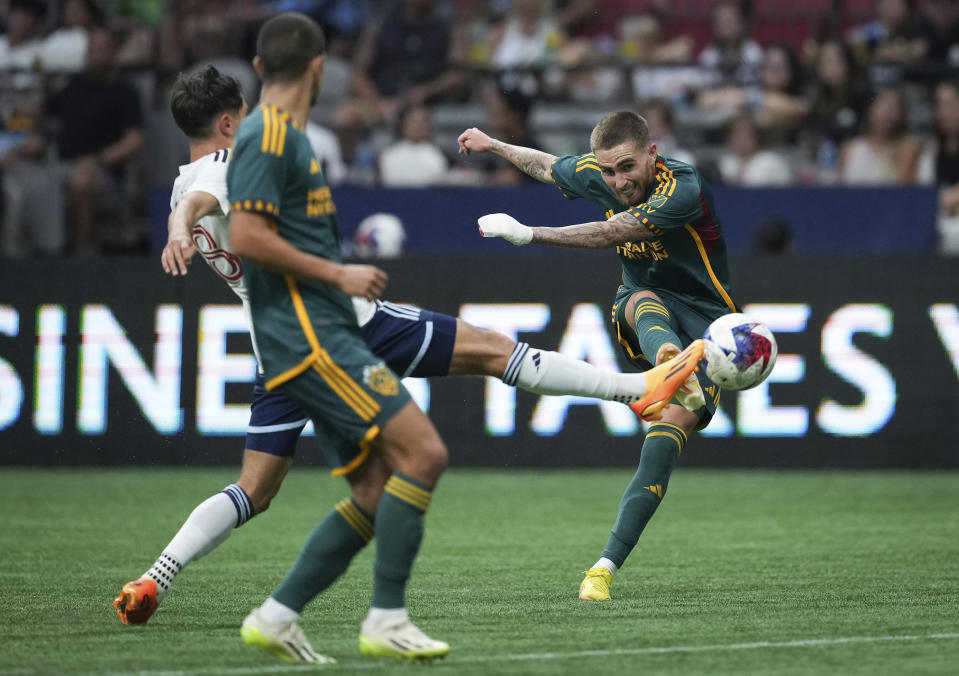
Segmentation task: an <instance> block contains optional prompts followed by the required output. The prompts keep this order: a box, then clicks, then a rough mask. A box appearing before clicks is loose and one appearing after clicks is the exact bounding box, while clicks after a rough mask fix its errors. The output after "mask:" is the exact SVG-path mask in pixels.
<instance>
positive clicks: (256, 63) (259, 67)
mask: <svg viewBox="0 0 959 676" xmlns="http://www.w3.org/2000/svg"><path fill="white" fill-rule="evenodd" d="M253 70H255V71H256V75H257V77H258V78H260V79H261V80H262V79H263V61H261V60H260V57H259V56H254V57H253Z"/></svg>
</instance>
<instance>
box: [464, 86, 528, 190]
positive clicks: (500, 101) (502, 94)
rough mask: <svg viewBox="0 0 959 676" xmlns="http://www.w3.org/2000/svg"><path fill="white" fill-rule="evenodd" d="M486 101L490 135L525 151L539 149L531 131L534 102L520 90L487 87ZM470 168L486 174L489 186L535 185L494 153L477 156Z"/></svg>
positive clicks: (485, 92)
mask: <svg viewBox="0 0 959 676" xmlns="http://www.w3.org/2000/svg"><path fill="white" fill-rule="evenodd" d="M483 101H484V103H485V104H486V111H487V116H488V118H489V124H490V133H491V134H492V135H493V137H494V138H498V139H501V140H503V141H505V142H507V143H511V144H512V145H517V146H522V147H524V148H538V147H539V143H538V142H537V139H535V138H534V137H533V133H532V131H531V130H530V127H529V115H530V108H531V104H532V102H531V101H530V99H529V98H528V97H526V96H524V95H523V94H522V93H521V92H519V91H517V90H506V91H502V90H500V89H499V88H497V87H487V88H485V89H484V91H483ZM471 164H472V165H473V166H474V167H478V168H479V170H480V171H482V172H483V175H484V177H485V182H486V183H487V185H495V186H508V185H523V184H528V183H530V182H535V179H534V178H532V177H530V176H529V175H527V174H525V173H523V172H522V171H518V170H517V169H516V167H515V166H513V164H512V163H511V162H509V161H508V160H505V159H503V158H502V157H500V156H498V155H495V154H493V153H483V154H481V155H478V156H477V157H476V159H475V160H474V161H473V162H471Z"/></svg>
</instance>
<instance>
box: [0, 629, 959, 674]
mask: <svg viewBox="0 0 959 676" xmlns="http://www.w3.org/2000/svg"><path fill="white" fill-rule="evenodd" d="M957 639H959V633H946V634H916V635H900V636H895V635H894V636H846V637H842V638H809V639H798V640H795V641H755V642H753V643H719V644H713V645H675V646H661V647H651V648H616V649H612V650H577V651H573V652H551V653H521V654H514V655H488V656H482V655H479V656H472V657H462V658H459V657H457V656H456V653H455V652H454V653H453V655H452V657H450V658H448V660H443V661H440V662H437V664H443V663H446V664H448V665H449V666H454V663H455V664H462V665H467V664H482V663H489V662H523V661H537V660H569V659H583V658H589V657H615V656H617V655H668V654H670V653H708V652H731V651H736V650H762V649H780V648H820V647H824V646H834V645H849V644H856V643H889V642H897V641H944V640H946V641H949V640H957ZM338 666H339V665H336V664H331V665H326V666H322V665H317V666H313V665H309V664H274V665H266V664H264V665H260V666H256V667H228V668H224V669H217V668H215V667H214V668H210V667H202V668H198V669H182V670H181V669H171V670H158V669H153V670H151V669H147V670H142V671H130V670H124V671H116V672H101V673H104V676H120V675H121V674H122V675H124V676H199V675H200V674H220V675H221V676H244V675H245V674H286V673H295V672H298V671H306V670H309V671H313V670H324V671H336V670H337V667H338ZM343 666H344V667H347V668H349V669H358V668H360V669H362V668H373V669H376V668H383V666H384V664H382V663H381V662H380V661H379V660H377V661H372V660H371V661H368V662H355V661H354V660H352V659H351V660H350V661H349V662H346V663H344V664H343ZM0 673H30V672H29V671H16V672H2V671H0Z"/></svg>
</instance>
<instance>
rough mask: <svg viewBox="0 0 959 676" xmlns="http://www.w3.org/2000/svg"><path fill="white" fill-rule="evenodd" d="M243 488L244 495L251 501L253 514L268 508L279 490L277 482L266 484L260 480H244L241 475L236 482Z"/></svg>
mask: <svg viewBox="0 0 959 676" xmlns="http://www.w3.org/2000/svg"><path fill="white" fill-rule="evenodd" d="M236 483H237V485H238V486H239V487H240V488H242V489H243V492H244V493H246V496H247V497H248V498H250V502H251V503H253V516H256V515H257V514H262V513H263V512H265V511H266V510H267V509H269V508H270V503H271V502H273V498H275V497H276V494H277V493H278V492H279V490H280V486H279V484H267V483H264V482H262V481H255V480H254V481H249V480H244V479H243V478H242V477H241V478H240V479H239V480H238V481H237V482H236Z"/></svg>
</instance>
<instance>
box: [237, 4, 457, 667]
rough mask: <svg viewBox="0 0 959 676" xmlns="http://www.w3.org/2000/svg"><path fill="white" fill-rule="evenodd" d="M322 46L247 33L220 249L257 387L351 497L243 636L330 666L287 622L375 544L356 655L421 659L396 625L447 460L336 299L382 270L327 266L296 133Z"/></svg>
mask: <svg viewBox="0 0 959 676" xmlns="http://www.w3.org/2000/svg"><path fill="white" fill-rule="evenodd" d="M324 51H325V39H324V37H323V33H322V32H321V31H320V28H319V26H317V25H316V23H315V22H314V21H313V20H312V19H310V18H309V17H307V16H306V15H303V14H299V13H295V12H290V13H284V14H279V15H277V16H274V17H273V18H271V19H269V20H268V21H267V22H266V23H265V24H264V25H263V27H262V28H261V29H260V31H259V33H258V35H257V56H256V58H255V60H254V68H255V69H256V70H257V73H258V74H259V75H260V77H261V79H262V80H263V90H262V94H261V98H260V104H259V106H258V108H257V109H256V110H254V111H253V112H251V113H250V114H249V115H248V117H247V118H246V119H245V120H244V121H243V123H242V124H241V125H240V128H239V130H238V132H237V135H236V139H235V142H234V146H233V150H232V160H231V161H230V165H229V168H228V170H227V188H228V192H229V198H230V207H231V215H230V241H231V244H232V247H233V251H234V253H236V254H238V255H239V256H240V257H241V258H243V261H244V266H243V267H244V279H245V281H246V284H247V288H248V293H249V300H250V308H251V314H252V323H253V327H254V330H255V333H256V337H257V342H258V346H259V355H260V359H261V367H262V369H263V371H264V374H265V378H266V388H267V389H268V390H272V389H274V388H277V387H280V388H282V389H283V391H284V392H285V393H286V394H287V395H288V396H290V397H291V398H292V399H294V400H295V401H297V402H298V403H299V404H300V406H301V407H302V408H303V409H304V410H305V411H306V412H307V414H309V416H310V417H311V418H312V419H313V422H314V425H315V427H316V435H317V437H318V439H319V440H320V444H321V447H322V449H323V452H324V454H325V455H326V457H327V461H328V463H329V464H330V466H331V467H334V468H337V469H336V470H335V472H334V473H337V474H340V475H342V476H345V477H346V479H347V481H349V483H350V485H351V487H352V499H351V500H350V501H349V502H348V503H346V504H344V505H342V506H338V507H342V508H341V509H335V510H333V512H331V513H330V514H329V515H328V516H327V518H326V519H324V520H323V521H322V522H321V523H320V524H319V525H318V526H317V528H316V530H315V531H314V532H313V534H312V535H311V536H310V539H309V541H308V543H307V546H306V547H305V548H304V549H303V551H302V552H301V553H300V556H299V558H298V559H297V560H296V562H295V563H294V565H293V567H292V568H291V569H290V571H289V572H288V573H287V576H286V578H285V579H284V580H283V582H281V583H280V586H279V587H277V588H276V589H275V590H274V591H273V593H272V595H271V596H270V598H268V599H267V601H266V602H265V603H264V604H263V605H262V606H260V607H259V608H256V609H255V610H253V611H252V612H251V613H250V614H249V615H248V616H247V617H246V619H245V620H244V621H243V626H242V628H241V634H242V636H243V640H244V641H245V642H246V643H247V644H250V645H255V646H256V647H257V648H260V649H261V650H265V651H267V652H270V653H272V654H274V655H276V656H278V657H281V658H282V659H286V660H289V661H308V662H326V661H330V658H327V657H325V656H323V655H319V654H317V653H315V652H314V651H313V649H312V647H311V646H310V644H309V642H308V641H307V640H306V637H305V636H304V635H303V632H302V631H301V630H300V628H299V625H298V624H297V620H298V618H299V615H300V612H301V611H302V610H303V608H304V606H305V605H306V604H307V603H308V602H309V601H310V600H312V599H313V598H314V597H315V596H316V595H317V594H319V593H320V592H321V591H323V590H324V589H326V588H327V587H329V585H330V584H332V583H333V581H334V580H335V579H336V578H337V577H338V576H339V575H340V574H341V573H343V572H344V571H345V570H346V568H347V566H348V565H349V563H350V561H351V560H352V558H353V556H354V555H355V554H356V553H357V552H358V551H359V550H360V549H361V548H362V545H363V544H365V543H366V542H368V541H369V540H370V539H372V537H373V536H374V534H375V537H376V553H375V562H374V578H373V599H372V607H371V609H370V611H369V614H368V615H367V617H366V619H365V620H364V622H363V625H362V627H361V629H360V638H359V643H360V650H361V652H362V653H363V654H364V655H369V656H376V657H380V656H388V657H395V658H399V659H421V658H427V659H431V658H433V657H441V656H443V655H445V654H446V653H448V652H449V649H450V648H449V645H447V644H446V643H444V642H442V641H437V640H434V639H432V638H430V637H429V636H427V635H426V634H424V633H423V632H422V631H420V630H419V628H417V627H416V625H414V624H413V623H412V622H410V620H409V617H408V615H407V611H406V601H405V589H406V583H407V580H408V579H409V576H410V570H411V568H412V565H413V560H414V559H415V558H416V554H417V552H418V550H419V547H420V542H421V541H422V538H423V524H424V520H423V516H424V514H425V513H426V511H427V509H428V508H429V505H430V500H431V498H432V494H433V488H434V486H435V485H436V482H437V480H438V479H439V477H440V475H441V474H442V472H443V470H444V468H445V467H446V463H447V450H446V446H445V445H444V444H443V441H442V440H441V439H440V436H439V434H438V433H437V431H436V429H435V428H434V427H433V424H432V423H431V422H430V420H429V419H428V418H427V417H426V416H425V415H424V414H423V412H422V411H420V410H419V408H417V407H416V405H415V404H414V403H413V401H412V400H411V399H410V396H409V394H408V393H407V391H406V389H405V388H404V387H403V385H402V384H401V383H400V382H399V380H398V378H397V376H396V375H395V374H394V373H393V372H392V371H391V370H390V369H389V367H387V366H386V364H385V363H384V362H383V360H382V359H380V358H378V357H376V356H374V355H373V354H372V352H371V351H370V349H369V348H368V347H367V345H366V343H365V342H364V340H363V335H362V333H361V332H360V328H359V326H358V325H357V319H356V313H355V311H354V309H353V305H352V303H351V301H350V296H351V295H359V296H364V297H366V298H374V297H376V296H378V295H380V293H381V292H382V290H383V287H384V284H385V282H386V275H385V274H384V273H383V272H382V271H381V270H379V269H377V268H375V267H373V266H368V265H344V264H343V263H341V262H340V230H339V225H338V223H337V218H336V207H335V205H334V203H333V200H332V198H331V196H330V189H329V187H328V186H327V185H326V180H325V179H324V177H323V173H322V172H321V171H320V167H319V165H318V163H317V161H316V158H315V157H314V155H313V151H312V149H311V147H310V143H309V141H308V140H307V137H306V135H305V134H304V133H303V129H304V127H305V125H306V121H307V116H308V114H309V109H310V107H311V106H312V104H313V102H314V101H315V99H316V96H317V94H318V93H319V90H320V84H321V82H322V79H323V54H324ZM340 517H342V518H340ZM374 523H375V526H374Z"/></svg>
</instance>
